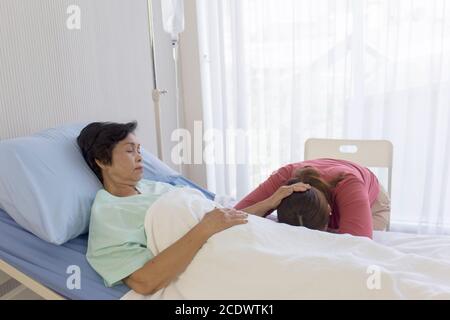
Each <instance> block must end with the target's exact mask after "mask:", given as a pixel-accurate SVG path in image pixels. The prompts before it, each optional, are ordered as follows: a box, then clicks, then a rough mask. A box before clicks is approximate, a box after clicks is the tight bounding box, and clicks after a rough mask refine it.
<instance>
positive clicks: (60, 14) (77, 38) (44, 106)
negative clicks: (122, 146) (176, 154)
mask: <svg viewBox="0 0 450 320" xmlns="http://www.w3.org/2000/svg"><path fill="white" fill-rule="evenodd" d="M71 4H75V5H78V6H79V7H80V9H81V16H80V18H81V29H80V30H69V29H68V28H67V27H66V20H67V18H68V14H67V13H66V9H67V7H68V6H69V5H71ZM150 57H151V55H150V45H149V32H148V11H147V1H146V0H133V1H124V0H95V1H93V0H58V1H55V0H38V1H37V0H1V1H0V90H1V92H0V139H5V138H10V137H14V136H18V135H26V134H29V133H32V132H35V131H38V130H40V129H42V128H47V127H50V126H54V125H59V124H62V123H66V122H73V121H93V120H100V121H105V120H111V121H128V120H134V119H136V120H138V121H139V129H138V134H139V136H140V138H141V140H142V143H143V145H144V147H146V148H147V149H149V150H150V151H152V152H155V153H156V139H155V126H154V111H153V103H152V99H151V91H152V88H153V80H152V79H153V75H152V68H151V59H150Z"/></svg>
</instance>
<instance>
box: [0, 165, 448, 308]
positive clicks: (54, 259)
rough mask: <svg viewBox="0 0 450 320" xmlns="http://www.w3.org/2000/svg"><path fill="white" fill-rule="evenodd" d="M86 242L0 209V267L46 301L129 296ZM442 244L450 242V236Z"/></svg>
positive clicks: (407, 246) (398, 239)
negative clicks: (98, 264)
mask: <svg viewBox="0 0 450 320" xmlns="http://www.w3.org/2000/svg"><path fill="white" fill-rule="evenodd" d="M158 161H159V160H158ZM144 177H145V175H144ZM163 180H164V182H167V183H170V184H172V185H185V186H189V187H192V188H195V189H198V190H200V191H201V192H202V193H203V194H204V195H205V196H206V197H207V198H209V199H214V198H215V195H214V194H213V193H211V192H209V191H208V190H205V189H203V188H201V187H200V186H198V185H196V184H195V183H193V182H192V181H190V180H188V179H186V178H185V177H183V176H181V175H179V174H176V175H169V176H164V177H163ZM269 219H272V220H276V215H275V214H272V215H270V216H269ZM87 240H88V234H87V233H84V234H81V235H79V236H78V237H76V238H74V239H72V240H70V241H67V242H65V243H63V244H61V245H56V244H52V243H50V242H47V241H44V240H42V239H40V238H39V237H37V236H36V235H34V234H33V233H31V232H29V231H27V230H25V229H24V228H22V227H21V226H20V225H19V224H17V223H16V222H15V221H14V220H13V219H12V218H11V217H10V215H9V214H8V213H7V212H5V211H4V210H1V209H0V270H1V271H3V272H5V273H7V274H8V275H9V276H11V277H12V278H14V279H16V280H17V281H19V282H21V283H22V284H23V285H24V286H26V287H28V288H29V289H31V290H32V291H34V292H35V293H37V294H38V295H39V296H41V297H43V298H44V299H122V298H126V297H127V296H128V294H129V293H130V289H129V288H128V287H127V286H125V285H118V286H115V287H113V288H108V287H106V286H105V285H104V282H103V279H102V278H101V277H100V276H99V275H98V274H97V273H96V272H95V271H94V270H93V269H92V267H91V266H90V265H89V264H88V262H87V260H86V256H85V254H86V251H87ZM443 240H444V239H443ZM374 241H376V242H379V243H382V244H384V245H386V246H389V247H391V248H395V249H398V250H399V251H402V252H405V253H412V254H423V255H429V254H431V253H432V252H431V253H430V250H429V248H438V249H439V252H437V251H436V254H435V256H434V257H436V256H437V257H438V258H442V259H446V260H450V255H449V254H447V253H446V252H449V251H448V250H443V248H442V246H441V248H439V243H440V236H418V235H415V234H406V233H397V232H379V231H375V232H374ZM442 243H445V244H448V243H450V242H449V238H448V237H447V238H446V239H445V241H443V242H442ZM424 244H426V245H424ZM444 249H445V248H444ZM439 255H442V256H439ZM74 266H76V267H77V268H78V270H77V271H78V274H79V276H80V279H79V286H73V285H71V284H70V281H71V276H72V275H73V272H74V271H73V270H74V269H73V267H74Z"/></svg>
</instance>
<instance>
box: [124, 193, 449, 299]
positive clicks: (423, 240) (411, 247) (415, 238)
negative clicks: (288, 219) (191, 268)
mask: <svg viewBox="0 0 450 320" xmlns="http://www.w3.org/2000/svg"><path fill="white" fill-rule="evenodd" d="M175 198H176V197H175ZM173 200H174V197H172V196H171V197H170V201H166V204H165V205H166V206H167V205H169V206H172V205H173ZM188 201H190V200H188ZM175 202H176V201H175ZM172 209H173V208H172ZM178 209H181V208H177V210H165V207H161V208H158V210H156V209H155V210H154V211H156V212H164V211H166V212H171V211H177V216H176V220H178V219H179V218H180V216H179V213H180V212H179V211H180V210H178ZM194 211H195V210H194ZM272 218H274V216H273V215H272ZM275 218H276V217H275ZM162 219H163V220H164V219H166V214H163V216H162ZM263 220H264V219H263ZM154 221H158V220H154ZM172 221H174V220H172ZM255 222H257V221H255ZM261 222H262V221H261ZM258 223H260V222H258ZM263 225H264V224H263ZM263 225H261V226H262V227H264V226H263ZM266 225H267V224H266ZM167 226H169V228H167V227H164V223H163V224H158V223H157V227H156V229H154V230H164V231H162V234H161V231H160V232H159V233H160V236H159V237H161V236H162V240H163V242H164V241H166V242H167V241H172V240H170V239H169V238H167V236H166V234H167V233H169V234H170V233H171V232H173V230H172V231H171V229H173V228H174V226H173V223H172V222H171V221H169V223H168V224H167ZM166 229H167V230H166ZM177 229H178V228H177ZM236 230H237V229H236ZM266 231H269V229H267V230H266ZM286 231H288V230H286ZM177 232H178V231H176V232H175V233H177ZM277 234H279V233H277ZM235 236H238V234H236V235H235ZM271 236H274V237H276V235H275V234H272V235H271ZM175 238H178V236H176V237H175ZM336 240H337V239H336ZM374 241H375V242H377V243H379V244H382V245H384V246H387V247H389V248H390V249H395V250H398V251H399V252H402V253H405V254H406V255H407V256H409V255H417V256H420V257H425V260H429V259H427V258H431V259H438V260H441V259H442V263H440V265H441V266H446V265H448V263H449V261H450V250H449V249H450V237H449V236H430V235H414V234H406V233H398V232H380V231H375V232H374ZM227 243H229V242H227ZM269 243H273V242H269ZM303 244H304V243H303ZM167 245H169V243H166V244H165V246H167ZM369 247H370V246H369ZM369 247H368V248H369ZM224 248H225V250H226V248H227V246H225V247H224ZM350 248H351V246H350ZM355 249H356V248H355ZM350 251H351V250H350ZM295 252H297V251H295ZM247 253H248V251H247ZM394 255H395V254H394ZM398 255H401V254H400V253H399V254H398ZM219 256H220V255H219ZM219 256H218V257H219ZM380 257H381V256H380ZM420 257H417V259H419V260H420V259H421V261H422V262H424V259H423V258H420ZM199 259H200V258H199ZM220 259H221V258H219V260H220ZM417 259H416V258H414V257H411V258H406V260H403V261H409V262H413V261H417ZM200 260H201V259H200ZM222 260H223V259H222ZM231 260H232V259H231ZM204 261H207V260H204ZM215 261H216V260H209V263H213V264H214V263H215ZM266 262H267V263H269V264H270V261H266ZM392 262H395V258H394V259H391V261H390V263H392ZM224 263H229V262H224ZM230 263H231V262H230ZM380 263H381V264H383V263H382V262H381V261H380ZM197 264H198V263H197ZM207 264H208V263H207ZM425 264H427V263H426V261H425ZM436 264H439V262H437V261H436ZM203 265H204V264H202V266H203ZM197 267H198V266H197ZM229 267H230V268H231V266H229ZM202 268H204V267H202ZM394 269H395V267H394ZM425 269H426V268H425ZM419 270H420V269H417V270H414V271H416V272H418V271H419ZM421 270H422V271H420V272H421V273H420V274H419V273H416V274H415V276H416V278H418V279H420V278H421V277H422V276H421V274H422V275H423V276H428V277H431V278H434V276H435V275H434V274H433V273H430V274H428V275H427V274H426V272H424V271H423V270H424V268H421ZM426 270H428V269H426ZM435 271H436V270H435ZM442 272H444V273H442ZM449 272H450V270H449ZM265 274H267V273H265ZM436 275H437V277H438V278H439V275H438V273H436ZM204 276H205V275H204V273H203V276H201V277H204ZM201 277H200V278H199V279H201ZM440 277H441V278H446V279H447V278H448V275H447V273H446V271H445V270H443V269H442V268H441V275H440ZM275 278H276V277H275ZM438 278H436V279H435V280H434V282H436V280H438ZM431 281H433V280H431ZM446 281H448V279H447V280H446ZM272 282H273V281H272ZM274 285H275V284H274ZM435 285H436V286H439V284H435ZM225 286H226V285H225ZM275 286H276V285H275ZM219 287H220V285H219ZM184 288H185V289H186V288H189V286H188V287H186V286H185V287H184ZM228 289H229V293H230V294H229V296H232V295H234V294H233V292H235V291H232V290H230V288H228ZM188 290H189V289H188ZM219 291H220V290H219ZM320 292H323V291H320ZM446 292H447V291H446ZM200 293H201V292H200ZM449 294H450V292H449ZM400 296H401V295H400ZM421 296H426V294H425V295H424V294H422V295H421ZM130 298H139V297H137V296H136V294H135V293H134V294H133V292H132V291H131V292H129V293H127V294H126V295H125V296H124V297H123V299H130ZM147 298H148V297H147Z"/></svg>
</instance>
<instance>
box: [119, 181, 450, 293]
mask: <svg viewBox="0 0 450 320" xmlns="http://www.w3.org/2000/svg"><path fill="white" fill-rule="evenodd" d="M215 206H217V203H214V202H213V201H210V200H208V199H206V198H205V197H204V196H203V194H201V193H200V192H199V191H197V190H194V189H189V188H183V189H176V190H174V191H171V192H169V193H167V194H165V195H163V196H162V197H160V198H159V199H158V200H157V201H156V202H155V203H154V204H153V205H152V206H151V207H150V208H149V210H148V212H147V215H146V220H145V230H146V233H147V241H148V247H149V249H150V250H151V251H152V252H154V253H155V254H158V253H159V252H161V251H162V250H164V249H165V248H167V247H168V246H170V245H171V244H172V243H174V242H175V241H176V240H177V239H179V238H180V237H182V236H183V235H184V234H185V233H186V232H187V231H188V230H190V229H191V228H192V227H193V226H194V225H196V224H197V223H198V222H199V221H200V220H201V218H202V216H203V215H204V214H205V213H206V212H208V211H211V210H212V209H214V207H215ZM442 239H443V240H442V241H446V244H445V243H444V249H445V247H446V250H442V251H439V250H438V251H439V252H436V250H435V251H433V250H431V252H434V253H433V254H428V256H426V255H418V254H414V253H405V252H401V251H399V250H397V249H395V248H392V247H388V246H385V245H383V244H379V243H376V242H374V241H372V240H370V239H368V238H363V237H354V236H350V235H336V234H331V233H326V232H320V231H312V230H309V229H306V228H302V227H293V226H289V225H286V224H280V223H276V222H274V221H271V220H268V219H263V218H259V217H256V216H252V215H250V216H249V222H248V223H247V224H245V225H239V226H234V227H232V228H229V229H227V230H224V231H222V232H220V233H217V234H215V235H214V236H212V237H211V238H210V239H209V240H208V241H207V242H206V243H205V244H204V245H203V247H202V248H201V249H200V251H199V252H198V253H197V255H196V256H195V258H194V259H193V261H192V262H191V263H190V265H189V266H188V268H187V269H186V270H185V271H184V272H183V273H182V274H181V275H180V276H179V277H178V278H177V279H175V280H174V281H173V282H172V283H171V284H170V285H169V286H168V287H167V288H165V289H162V290H160V291H159V292H157V293H156V294H154V295H152V296H142V295H139V294H137V293H136V292H134V291H130V292H129V293H128V294H127V295H126V296H124V298H123V299H450V254H448V253H447V252H449V250H448V248H449V246H450V237H442ZM429 249H430V248H429ZM444 251H445V252H446V253H442V252H444ZM427 252H430V250H427Z"/></svg>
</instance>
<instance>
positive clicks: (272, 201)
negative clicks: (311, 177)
mask: <svg viewBox="0 0 450 320" xmlns="http://www.w3.org/2000/svg"><path fill="white" fill-rule="evenodd" d="M309 189H311V186H310V185H309V184H306V183H303V182H298V183H294V184H292V185H289V186H281V187H279V188H278V190H277V191H275V193H274V194H272V195H271V196H270V197H269V198H268V199H267V200H266V201H267V203H268V204H269V207H270V209H276V208H277V207H278V206H279V205H280V203H281V201H283V199H284V198H286V197H289V196H290V195H291V194H292V193H293V192H305V191H307V190H309Z"/></svg>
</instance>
